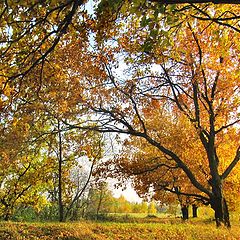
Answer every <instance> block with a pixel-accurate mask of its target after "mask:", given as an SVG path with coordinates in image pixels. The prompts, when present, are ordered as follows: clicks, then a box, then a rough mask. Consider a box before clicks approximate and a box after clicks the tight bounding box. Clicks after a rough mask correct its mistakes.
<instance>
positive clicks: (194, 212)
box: [192, 204, 198, 218]
mask: <svg viewBox="0 0 240 240" xmlns="http://www.w3.org/2000/svg"><path fill="white" fill-rule="evenodd" d="M197 210H198V206H197V205H196V204H193V205H192V215H193V218H196V217H198V215H197Z"/></svg>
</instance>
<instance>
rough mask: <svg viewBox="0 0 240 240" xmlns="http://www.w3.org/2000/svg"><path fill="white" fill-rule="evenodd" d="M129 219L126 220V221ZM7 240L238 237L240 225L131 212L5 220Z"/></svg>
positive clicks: (1, 233) (0, 231)
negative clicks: (68, 219)
mask: <svg viewBox="0 0 240 240" xmlns="http://www.w3.org/2000/svg"><path fill="white" fill-rule="evenodd" d="M124 221H125V222H124ZM0 239H3V240H23V239H24V240H25V239H32V240H35V239H36V240H37V239H41V240H55V239H56V240H57V239H58V240H60V239H61V240H63V239H64V240H67V239H68V240H90V239H91V240H93V239H96V240H105V239H106V240H108V239H109V240H118V239H123V240H124V239H126V240H129V239H131V240H142V239H144V240H153V239H159V240H167V239H168V240H170V239H174V240H192V239H194V240H198V239H202V240H205V239H208V240H211V239H215V240H237V239H240V224H239V222H238V223H237V221H234V222H233V226H232V228H231V229H227V228H219V229H217V228H216V227H215V222H214V221H211V220H206V219H205V220H204V219H191V220H188V221H185V222H183V221H182V220H181V219H180V218H148V217H145V218H133V217H131V216H129V215H126V216H125V217H121V218H119V219H115V220H114V221H110V220H109V221H104V222H99V221H80V222H72V223H20V222H1V223H0Z"/></svg>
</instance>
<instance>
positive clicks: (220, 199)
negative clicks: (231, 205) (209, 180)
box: [211, 184, 231, 227]
mask: <svg viewBox="0 0 240 240" xmlns="http://www.w3.org/2000/svg"><path fill="white" fill-rule="evenodd" d="M212 187H213V197H212V198H211V207H212V209H213V210H214V212H215V221H216V225H217V227H220V226H222V225H224V226H226V227H231V224H230V219H229V212H228V206H227V202H226V199H225V198H224V195H223V191H222V184H219V185H217V184H215V185H212Z"/></svg>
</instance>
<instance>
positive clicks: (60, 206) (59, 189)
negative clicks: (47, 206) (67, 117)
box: [58, 120, 64, 222]
mask: <svg viewBox="0 0 240 240" xmlns="http://www.w3.org/2000/svg"><path fill="white" fill-rule="evenodd" d="M58 141H59V153H58V206H59V221H60V222H63V221H64V212H63V211H64V209H63V201H62V135H61V131H60V122H59V120H58Z"/></svg>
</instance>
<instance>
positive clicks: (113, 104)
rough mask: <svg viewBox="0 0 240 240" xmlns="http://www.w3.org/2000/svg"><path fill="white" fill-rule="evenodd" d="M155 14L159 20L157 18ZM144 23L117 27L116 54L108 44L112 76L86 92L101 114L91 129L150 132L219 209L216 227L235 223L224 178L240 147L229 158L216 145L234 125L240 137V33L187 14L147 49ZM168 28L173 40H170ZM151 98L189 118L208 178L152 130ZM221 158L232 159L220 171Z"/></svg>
mask: <svg viewBox="0 0 240 240" xmlns="http://www.w3.org/2000/svg"><path fill="white" fill-rule="evenodd" d="M157 20H158V18H156V20H155V21H153V23H156V24H157V23H158V22H157ZM142 21H144V20H142ZM142 21H141V20H140V21H139V20H137V19H134V18H130V19H129V21H127V22H126V24H129V25H125V27H126V28H122V31H116V32H111V34H112V36H113V38H112V39H111V41H113V42H114V41H115V42H114V43H115V45H114V44H113V45H112V47H113V48H112V49H113V50H112V53H110V52H111V51H110V44H109V43H110V42H111V41H110V40H109V42H108V43H106V44H109V45H108V46H109V47H108V55H105V57H102V58H101V59H102V66H103V68H105V71H106V75H107V77H106V78H105V79H104V74H102V75H101V78H98V79H95V78H94V86H98V87H97V88H96V87H94V86H93V87H92V88H91V89H89V88H87V90H86V95H85V96H88V98H86V99H84V101H83V104H86V105H88V106H89V108H90V109H91V110H93V111H94V112H96V113H98V116H99V118H98V119H97V120H96V123H97V125H98V126H96V127H95V126H94V127H92V128H91V127H90V128H91V129H93V130H97V131H101V132H118V133H125V134H130V135H133V136H136V137H142V138H144V139H145V140H146V141H147V142H148V143H149V144H151V145H152V146H154V147H156V148H157V149H158V150H159V151H160V152H161V153H162V154H163V155H164V156H166V159H169V161H170V162H171V161H172V162H173V166H176V167H178V168H180V169H181V171H182V172H183V173H184V174H185V175H186V176H187V179H189V181H190V183H191V184H192V185H193V187H194V188H196V190H197V191H200V193H201V196H202V198H203V199H205V200H206V201H207V202H208V203H209V204H210V205H211V207H212V208H213V209H214V211H215V218H216V223H217V226H219V225H221V223H223V224H225V225H227V226H230V222H229V216H228V209H227V203H226V199H225V197H224V194H223V184H224V181H225V180H226V179H227V177H228V176H229V174H230V173H231V171H232V170H233V169H234V168H235V167H237V166H236V165H237V163H238V161H239V155H240V152H239V146H238V143H236V145H235V144H234V151H235V153H234V155H232V156H231V158H229V159H225V158H224V157H221V156H220V155H219V151H220V149H218V147H217V146H218V144H219V142H220V141H221V136H222V135H223V133H224V135H227V134H229V133H230V131H235V133H236V134H235V138H236V139H237V136H238V131H239V130H238V128H237V123H238V122H239V113H238V106H239V99H238V97H237V96H238V93H239V81H238V79H239V73H238V64H239V61H238V57H237V56H238V52H239V50H238V47H237V45H238V43H237V42H238V41H237V39H238V33H237V31H235V30H232V29H231V28H221V27H219V26H218V25H217V24H214V23H212V24H210V25H209V24H208V22H205V21H200V20H199V21H198V20H196V19H193V20H192V21H191V19H189V21H186V22H184V23H182V25H181V28H180V27H179V28H178V31H176V30H174V31H170V32H169V33H167V37H165V36H164V32H165V31H164V29H163V30H162V33H163V35H161V34H158V33H157V37H158V40H159V41H154V42H151V41H150V42H148V43H149V44H150V45H149V48H148V49H146V47H147V45H146V41H148V36H149V35H148V33H149V31H150V33H151V32H152V30H150V28H149V24H150V23H149V24H145V23H143V22H142ZM160 21H162V20H161V18H160V19H159V22H160ZM121 24H122V23H121ZM166 27H167V26H166ZM216 27H217V30H216ZM170 33H171V34H172V38H168V34H170ZM152 34H153V33H152ZM210 36H211V37H210ZM108 37H109V38H110V37H111V35H109V36H108ZM153 39H154V37H153ZM167 39H168V40H167ZM165 40H166V41H165ZM99 44H101V42H100V43H99ZM117 44H118V45H117ZM116 45H117V46H116ZM143 46H144V47H143ZM102 50H103V47H102V48H101V47H99V51H101V53H102V54H104V53H105V54H107V52H106V48H105V49H104V50H105V51H102ZM114 51H115V53H114ZM114 54H115V59H116V57H117V56H119V55H121V56H122V57H123V59H124V60H125V64H127V67H126V71H125V78H122V79H121V78H119V77H118V76H117V72H114V66H111V61H112V62H114V61H115V59H114ZM75 69H76V66H75ZM122 76H123V75H122ZM83 84H84V81H83ZM86 86H87V85H86ZM92 96H94V97H92ZM153 100H154V101H156V102H157V103H159V107H161V108H162V107H163V106H164V108H165V109H166V111H168V112H169V115H168V116H171V114H170V113H171V112H173V111H174V112H176V113H177V115H179V116H180V117H185V118H186V119H187V121H189V123H191V127H192V128H193V129H194V131H195V133H196V134H197V136H198V139H199V141H200V142H201V149H200V152H201V153H203V155H204V156H205V159H206V161H205V162H204V163H203V164H204V167H205V166H206V168H207V175H208V176H209V177H207V178H205V179H203V180H202V178H201V177H200V176H199V174H198V173H197V172H195V171H194V169H193V167H192V166H191V164H190V163H191V162H194V161H195V159H188V161H187V160H186V158H184V157H183V156H181V155H179V154H178V153H177V151H176V149H174V148H171V147H170V146H169V145H168V144H167V143H166V142H165V139H164V138H163V137H162V136H158V134H157V132H156V130H155V129H154V128H153V129H151V128H149V126H148V124H147V122H146V119H145V117H144V109H145V107H146V106H148V105H149V104H151V103H152V101H153ZM156 107H157V106H156ZM65 123H66V124H67V125H68V126H69V127H70V128H71V127H72V128H89V126H87V125H84V124H82V125H80V124H76V123H71V122H65ZM233 129H235V130H233ZM179 130H180V131H181V129H179ZM189 141H191V136H189ZM226 144H227V143H226ZM192 151H193V152H194V151H199V149H198V148H197V149H193V150H192ZM223 162H228V164H227V165H226V166H225V168H223V170H220V166H221V165H222V163H223ZM201 175H202V173H201Z"/></svg>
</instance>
